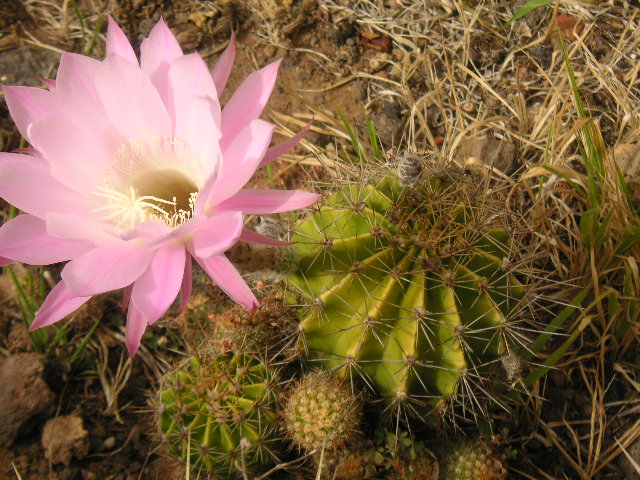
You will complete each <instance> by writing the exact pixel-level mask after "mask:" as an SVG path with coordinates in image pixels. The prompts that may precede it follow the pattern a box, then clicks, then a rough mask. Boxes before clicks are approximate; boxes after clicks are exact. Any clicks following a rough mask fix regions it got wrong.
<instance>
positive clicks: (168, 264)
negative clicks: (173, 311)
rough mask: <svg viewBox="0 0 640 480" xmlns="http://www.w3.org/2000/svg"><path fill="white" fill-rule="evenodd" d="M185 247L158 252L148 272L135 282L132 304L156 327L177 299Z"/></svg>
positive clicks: (175, 246)
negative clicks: (159, 319) (156, 323)
mask: <svg viewBox="0 0 640 480" xmlns="http://www.w3.org/2000/svg"><path fill="white" fill-rule="evenodd" d="M185 258H186V253H185V248H184V245H172V246H169V247H165V248H162V249H160V250H157V251H156V253H155V255H154V256H153V260H151V263H150V264H149V267H148V268H147V270H146V271H145V272H144V273H143V274H142V275H141V276H140V277H139V278H138V279H137V280H136V281H135V283H134V284H133V290H132V291H131V302H132V303H133V304H134V305H135V306H136V308H137V309H138V310H140V311H141V312H142V314H143V315H144V317H145V318H146V319H147V321H148V322H149V324H151V325H153V324H154V323H155V321H156V320H157V319H158V318H160V317H161V316H162V315H163V314H164V313H165V312H166V311H167V309H168V308H169V307H170V306H171V304H172V303H173V301H174V300H175V298H176V297H177V296H178V291H179V290H180V285H181V284H182V275H183V274H184V265H185Z"/></svg>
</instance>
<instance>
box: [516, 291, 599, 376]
mask: <svg viewBox="0 0 640 480" xmlns="http://www.w3.org/2000/svg"><path fill="white" fill-rule="evenodd" d="M586 288H589V289H591V287H590V286H589V287H585V289H586ZM583 292H584V290H583V291H582V292H580V294H582V293H583ZM587 293H588V292H587ZM610 293H611V291H610V290H609V289H607V290H606V291H605V292H603V293H601V294H600V295H599V296H598V297H597V298H596V299H594V300H593V301H592V302H591V303H590V304H589V306H588V307H587V308H585V309H584V310H583V311H582V312H581V313H580V317H578V319H577V320H579V323H578V326H577V328H576V329H575V330H574V331H573V332H571V335H570V336H569V338H567V340H565V341H564V343H563V344H562V345H560V347H558V348H557V349H556V350H555V351H554V352H553V353H552V354H551V355H549V356H548V357H547V359H546V360H545V361H544V362H543V363H542V365H541V366H540V367H538V368H537V369H536V370H534V371H533V372H531V373H530V374H529V375H528V376H527V377H526V378H525V379H524V380H523V383H524V385H525V386H527V387H531V386H532V385H533V384H534V383H535V382H537V381H538V380H540V379H541V378H542V377H543V376H544V375H546V374H547V372H548V371H549V370H551V369H552V368H553V367H555V366H556V365H557V364H558V363H559V362H560V360H562V357H563V356H564V354H565V353H566V352H567V350H569V348H571V346H572V345H573V344H574V343H575V341H576V340H577V339H578V338H579V337H580V335H581V334H582V332H583V331H584V329H585V328H586V327H587V325H589V323H591V318H592V317H591V316H587V313H588V312H589V311H590V310H591V309H592V308H593V307H595V306H596V305H598V304H599V303H601V302H602V300H603V299H604V298H606V297H608V296H609V295H610ZM580 294H579V295H580ZM543 335H544V334H543Z"/></svg>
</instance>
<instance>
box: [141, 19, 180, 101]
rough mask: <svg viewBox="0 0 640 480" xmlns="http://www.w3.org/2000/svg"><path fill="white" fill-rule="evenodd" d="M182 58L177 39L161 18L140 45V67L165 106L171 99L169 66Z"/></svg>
mask: <svg viewBox="0 0 640 480" xmlns="http://www.w3.org/2000/svg"><path fill="white" fill-rule="evenodd" d="M181 56H182V49H181V48H180V45H178V41H177V40H176V37H174V36H173V33H171V30H169V28H168V27H167V25H166V24H165V23H164V20H163V19H162V18H160V21H158V23H156V25H155V27H153V29H152V30H151V33H150V34H149V36H148V37H147V38H145V39H144V40H143V41H142V44H141V45H140V66H141V67H142V70H144V71H145V72H146V73H147V74H148V75H149V77H150V78H151V82H152V83H153V84H154V85H155V87H156V88H157V89H158V92H159V93H160V97H161V98H162V99H163V100H164V101H165V104H168V102H167V101H168V99H169V98H170V91H169V78H168V73H169V66H170V65H171V64H172V63H173V61H174V60H176V59H177V58H179V57H181Z"/></svg>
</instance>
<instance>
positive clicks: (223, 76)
mask: <svg viewBox="0 0 640 480" xmlns="http://www.w3.org/2000/svg"><path fill="white" fill-rule="evenodd" d="M235 57H236V33H235V32H233V31H232V32H231V39H229V45H228V46H227V48H225V50H224V52H222V55H220V58H218V61H217V62H216V64H215V65H214V66H213V70H211V76H212V77H213V81H214V83H215V84H216V90H217V91H218V95H222V91H223V90H224V87H225V85H226V84H227V80H229V74H230V73H231V68H232V67H233V60H234V59H235Z"/></svg>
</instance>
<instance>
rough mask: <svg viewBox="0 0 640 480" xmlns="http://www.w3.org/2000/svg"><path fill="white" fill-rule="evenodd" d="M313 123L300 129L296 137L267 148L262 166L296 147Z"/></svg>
mask: <svg viewBox="0 0 640 480" xmlns="http://www.w3.org/2000/svg"><path fill="white" fill-rule="evenodd" d="M311 123H312V122H309V123H307V126H306V127H304V128H303V129H302V130H300V131H299V132H298V133H297V134H296V136H295V137H292V138H290V139H289V140H287V141H286V142H282V143H279V144H278V145H275V146H273V147H271V148H270V149H269V150H267V153H265V154H264V157H262V161H261V162H260V166H261V167H263V166H265V165H266V164H267V163H270V162H273V161H274V160H275V159H276V158H278V157H280V156H282V155H284V154H285V153H287V152H288V151H289V150H291V149H292V148H293V147H295V146H296V145H297V144H298V142H299V141H300V140H302V137H304V136H305V134H306V133H307V132H308V131H309V129H310V128H311Z"/></svg>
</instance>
